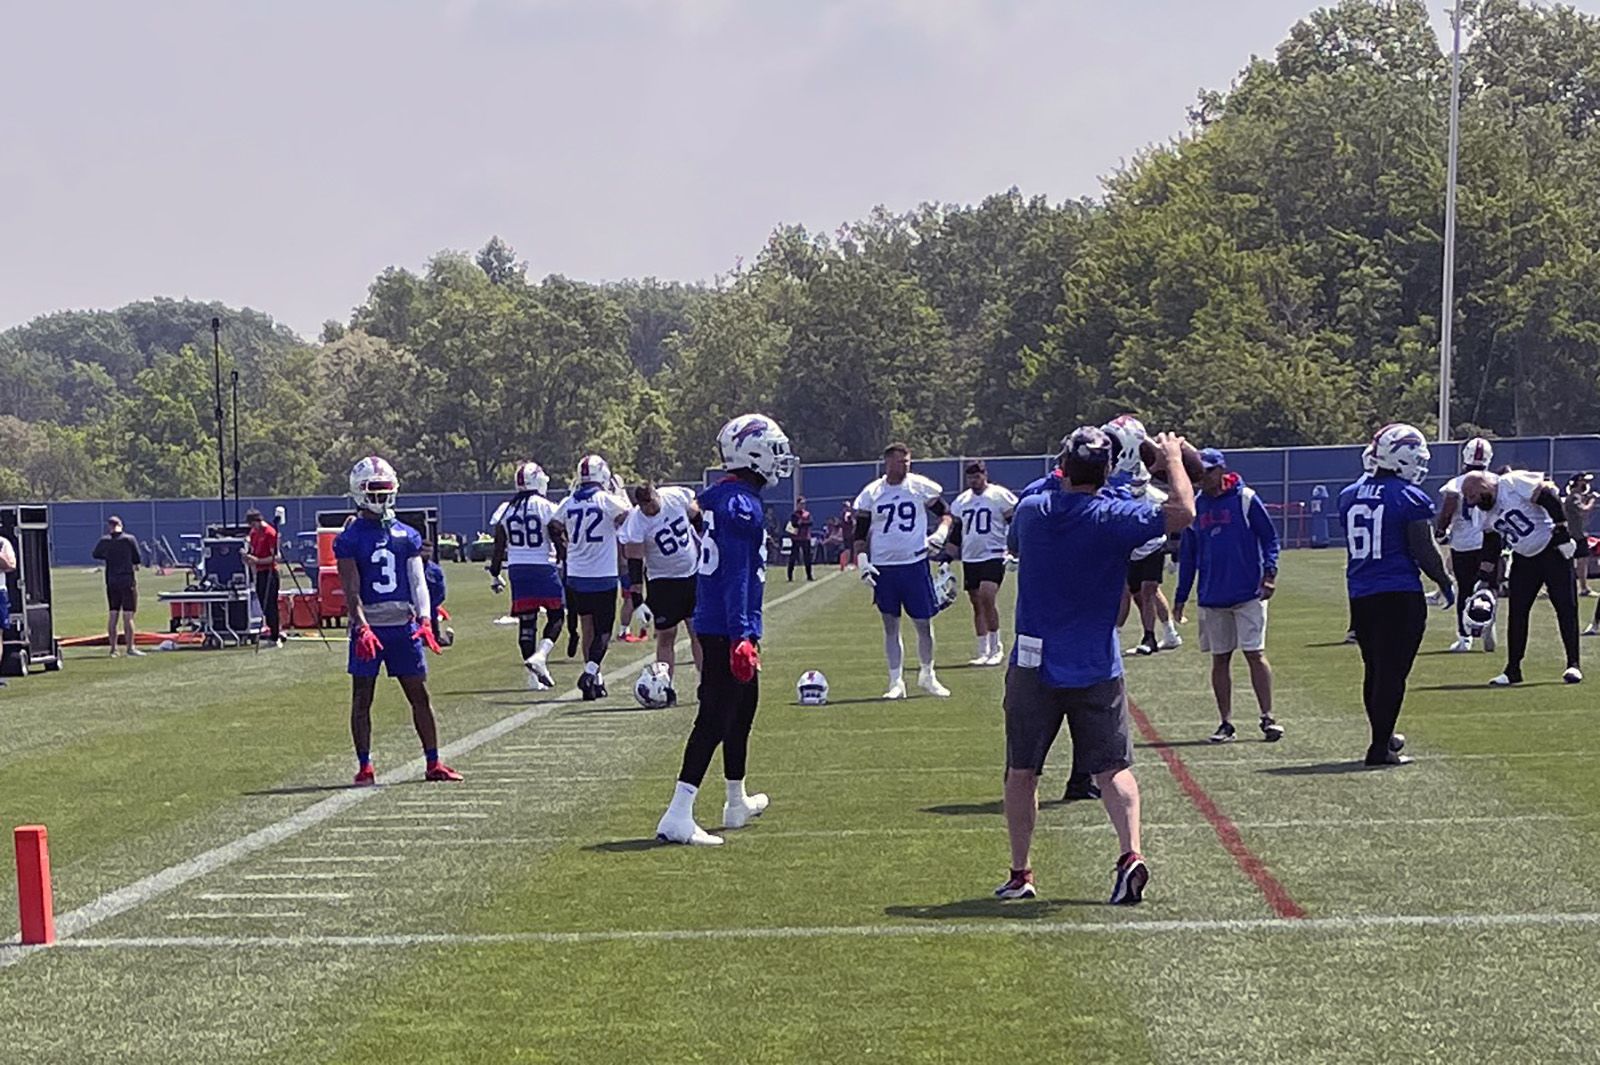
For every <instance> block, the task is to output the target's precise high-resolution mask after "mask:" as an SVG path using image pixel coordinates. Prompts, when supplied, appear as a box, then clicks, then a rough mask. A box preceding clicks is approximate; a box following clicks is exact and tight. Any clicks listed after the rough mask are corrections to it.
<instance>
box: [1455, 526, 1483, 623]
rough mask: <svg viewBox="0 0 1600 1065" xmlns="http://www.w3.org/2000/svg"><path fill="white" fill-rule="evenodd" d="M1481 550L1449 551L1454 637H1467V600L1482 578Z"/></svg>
mask: <svg viewBox="0 0 1600 1065" xmlns="http://www.w3.org/2000/svg"><path fill="white" fill-rule="evenodd" d="M1482 565H1483V548H1481V547H1479V548H1474V549H1473V550H1471V551H1457V550H1456V549H1455V548H1453V547H1452V548H1451V549H1450V570H1451V572H1452V573H1453V574H1454V576H1455V579H1456V635H1457V636H1465V635H1467V600H1468V599H1471V598H1472V593H1473V591H1474V590H1475V589H1476V588H1477V587H1478V581H1479V579H1480V578H1481V577H1482V576H1483V574H1482V572H1481V571H1480V567H1481V566H1482Z"/></svg>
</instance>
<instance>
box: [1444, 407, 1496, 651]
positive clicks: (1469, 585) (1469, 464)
mask: <svg viewBox="0 0 1600 1065" xmlns="http://www.w3.org/2000/svg"><path fill="white" fill-rule="evenodd" d="M1493 460H1494V447H1493V446H1492V445H1491V444H1490V443H1489V441H1487V440H1485V439H1484V438H1483V437H1481V436H1475V437H1473V438H1472V439H1471V440H1468V441H1467V442H1466V443H1465V444H1462V445H1461V472H1460V473H1459V474H1457V475H1456V476H1454V477H1452V478H1450V480H1449V481H1448V482H1446V483H1445V486H1444V488H1443V489H1442V490H1441V493H1440V496H1439V516H1438V517H1437V518H1435V519H1434V523H1433V528H1434V535H1435V537H1436V538H1437V539H1438V541H1439V542H1440V543H1441V544H1448V545H1449V547H1450V569H1451V570H1452V572H1453V573H1454V574H1455V580H1456V641H1455V643H1453V644H1451V645H1450V650H1451V651H1454V652H1456V653H1458V654H1459V653H1462V652H1466V651H1470V650H1472V634H1471V633H1470V632H1468V631H1467V620H1466V616H1465V611H1466V609H1467V600H1468V599H1470V598H1472V590H1473V589H1474V588H1476V587H1477V585H1478V573H1479V571H1480V570H1481V569H1482V568H1483V526H1482V525H1481V524H1479V523H1478V522H1477V521H1476V520H1475V519H1474V517H1473V515H1474V513H1475V511H1474V510H1473V508H1471V507H1464V506H1462V505H1461V482H1462V480H1463V479H1464V478H1465V477H1466V476H1467V474H1469V473H1475V472H1482V471H1483V470H1486V469H1488V468H1489V463H1490V462H1492V461H1493ZM1494 641H1495V631H1494V622H1492V621H1491V622H1490V623H1489V625H1488V626H1487V627H1486V628H1485V629H1484V630H1483V649H1484V650H1485V651H1493V650H1494Z"/></svg>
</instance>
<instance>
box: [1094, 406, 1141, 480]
mask: <svg viewBox="0 0 1600 1065" xmlns="http://www.w3.org/2000/svg"><path fill="white" fill-rule="evenodd" d="M1100 428H1101V430H1102V431H1103V432H1104V433H1105V434H1106V435H1107V436H1109V437H1110V438H1111V442H1112V443H1113V444H1115V445H1116V454H1115V456H1114V457H1113V459H1112V465H1111V469H1112V472H1114V473H1126V474H1128V475H1129V476H1137V474H1138V473H1139V470H1140V468H1141V467H1142V466H1143V465H1144V462H1143V460H1141V459H1140V457H1139V447H1140V445H1142V444H1143V443H1144V442H1145V437H1146V436H1147V435H1148V434H1147V433H1146V432H1145V431H1144V423H1143V422H1141V421H1140V420H1139V419H1138V418H1135V417H1134V416H1133V415H1131V414H1119V415H1117V416H1116V417H1115V418H1112V419H1111V420H1110V421H1109V422H1106V423H1105V424H1104V425H1102V426H1101V427H1100Z"/></svg>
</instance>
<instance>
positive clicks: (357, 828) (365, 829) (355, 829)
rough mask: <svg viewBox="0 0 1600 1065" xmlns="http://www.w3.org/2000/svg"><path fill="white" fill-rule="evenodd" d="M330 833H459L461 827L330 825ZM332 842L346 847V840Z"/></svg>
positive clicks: (357, 834)
mask: <svg viewBox="0 0 1600 1065" xmlns="http://www.w3.org/2000/svg"><path fill="white" fill-rule="evenodd" d="M328 831H329V832H337V833H339V834H340V835H345V836H369V835H371V834H372V833H374V832H410V833H413V834H414V833H417V832H459V831H461V826H460V825H330V826H329V827H328ZM330 842H334V843H337V844H338V845H339V846H341V847H342V846H344V845H345V843H346V842H347V841H346V840H333V841H330Z"/></svg>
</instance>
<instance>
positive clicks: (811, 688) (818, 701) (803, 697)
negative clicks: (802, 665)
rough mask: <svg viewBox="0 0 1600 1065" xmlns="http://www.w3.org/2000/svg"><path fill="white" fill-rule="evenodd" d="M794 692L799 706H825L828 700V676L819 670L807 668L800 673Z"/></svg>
mask: <svg viewBox="0 0 1600 1065" xmlns="http://www.w3.org/2000/svg"><path fill="white" fill-rule="evenodd" d="M794 692H795V695H796V696H797V697H798V698H799V700H800V705H801V706H825V705H827V702H828V678H827V677H825V676H823V675H822V671H821V670H816V669H808V670H806V671H805V672H804V673H802V674H800V680H799V683H797V684H796V685H795V686H794Z"/></svg>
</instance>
